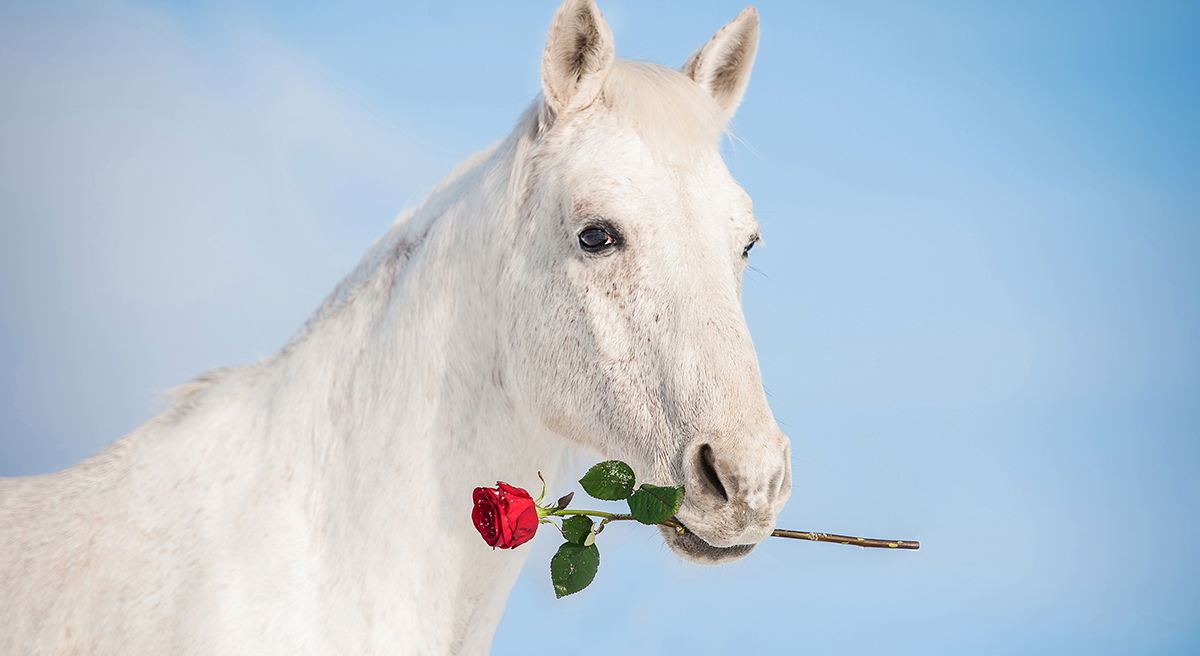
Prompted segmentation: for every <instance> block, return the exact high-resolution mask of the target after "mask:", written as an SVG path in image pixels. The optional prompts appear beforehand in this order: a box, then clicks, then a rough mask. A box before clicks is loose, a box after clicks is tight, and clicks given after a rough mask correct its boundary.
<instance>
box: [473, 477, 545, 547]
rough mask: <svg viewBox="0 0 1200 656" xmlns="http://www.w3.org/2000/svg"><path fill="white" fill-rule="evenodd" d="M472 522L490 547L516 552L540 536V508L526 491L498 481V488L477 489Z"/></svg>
mask: <svg viewBox="0 0 1200 656" xmlns="http://www.w3.org/2000/svg"><path fill="white" fill-rule="evenodd" d="M471 520H472V521H473V522H475V528H476V529H477V530H478V531H479V534H480V535H482V536H483V541H484V542H486V543H488V545H490V546H491V547H493V548H495V547H500V548H501V549H512V548H513V547H515V546H517V545H520V544H524V543H526V542H528V541H529V539H530V538H532V537H533V534H534V533H537V528H538V512H537V505H536V504H535V503H534V502H533V497H531V496H529V493H528V492H526V491H525V490H522V489H521V488H519V487H513V486H511V485H509V484H508V483H501V482H500V481H496V487H494V488H491V487H477V488H475V509H474V510H472V511H471Z"/></svg>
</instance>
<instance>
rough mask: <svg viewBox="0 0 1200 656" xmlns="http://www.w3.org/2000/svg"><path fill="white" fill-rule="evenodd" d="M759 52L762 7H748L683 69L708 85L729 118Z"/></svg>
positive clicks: (740, 97) (738, 101)
mask: <svg viewBox="0 0 1200 656" xmlns="http://www.w3.org/2000/svg"><path fill="white" fill-rule="evenodd" d="M757 52H758V10H757V9H755V8H754V7H746V8H745V9H743V10H742V13H740V14H738V15H737V18H734V19H733V20H731V21H729V23H728V24H727V25H725V27H722V28H721V29H719V30H717V33H716V34H714V35H713V37H712V38H711V39H709V40H708V43H706V44H704V45H703V46H700V49H699V50H697V51H696V52H694V53H692V56H691V57H688V60H687V63H685V64H684V65H683V72H684V74H685V75H687V76H688V77H690V78H692V79H693V80H695V81H696V82H697V83H698V84H699V85H700V86H702V87H704V88H705V89H706V90H707V91H708V92H709V93H710V94H712V97H713V98H714V99H715V100H716V101H717V105H718V106H719V107H720V108H721V111H723V112H724V113H725V119H726V120H729V118H731V117H732V116H733V113H734V111H736V110H737V107H738V105H739V104H740V103H741V102H742V94H744V93H745V92H746V84H747V83H748V82H750V69H751V68H752V67H753V66H754V55H755V53H757Z"/></svg>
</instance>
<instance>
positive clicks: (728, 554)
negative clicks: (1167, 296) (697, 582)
mask: <svg viewBox="0 0 1200 656" xmlns="http://www.w3.org/2000/svg"><path fill="white" fill-rule="evenodd" d="M675 521H679V520H678V519H676V520H675ZM659 530H660V531H661V532H662V536H663V542H666V543H667V546H668V547H670V549H671V551H674V552H675V555H677V556H679V557H680V558H683V559H684V560H688V561H691V562H693V563H697V564H700V565H720V564H722V563H728V562H731V561H734V560H737V559H739V558H742V557H744V556H745V555H746V554H748V553H750V552H751V551H752V550H753V549H754V546H755V545H753V544H735V545H733V546H731V547H714V546H713V545H711V544H709V543H708V542H705V541H704V538H701V537H700V536H698V535H696V534H695V533H693V532H692V531H690V530H687V527H686V526H685V527H684V532H683V533H678V532H676V530H675V529H674V528H671V527H669V526H663V527H660V529H659Z"/></svg>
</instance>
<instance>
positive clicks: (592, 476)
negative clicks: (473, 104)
mask: <svg viewBox="0 0 1200 656" xmlns="http://www.w3.org/2000/svg"><path fill="white" fill-rule="evenodd" d="M579 484H580V485H582V486H583V489H584V491H586V492H587V493H588V494H590V495H592V496H594V497H596V498H597V499H604V500H605V501H620V500H621V499H628V498H629V495H631V494H633V468H631V467H630V466H629V465H627V464H625V463H623V462H621V461H620V460H606V461H604V462H602V463H600V464H598V465H593V466H592V468H591V469H589V470H587V473H586V474H584V475H583V478H581V479H579Z"/></svg>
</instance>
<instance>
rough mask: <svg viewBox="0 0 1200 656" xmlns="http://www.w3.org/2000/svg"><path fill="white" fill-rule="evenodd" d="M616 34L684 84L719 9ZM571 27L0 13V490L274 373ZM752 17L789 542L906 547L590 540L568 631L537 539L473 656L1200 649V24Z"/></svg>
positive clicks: (1193, 16)
mask: <svg viewBox="0 0 1200 656" xmlns="http://www.w3.org/2000/svg"><path fill="white" fill-rule="evenodd" d="M600 4H601V8H602V10H603V11H604V13H605V15H606V16H607V18H608V20H609V21H610V23H611V25H612V27H613V30H614V32H615V34H616V40H617V52H618V54H619V55H621V56H624V57H630V58H636V59H646V60H651V61H657V62H661V63H665V64H669V65H678V64H680V63H682V62H683V61H684V59H685V58H686V57H687V55H688V54H689V53H691V51H692V50H694V49H695V48H696V47H698V46H699V45H701V44H702V43H703V42H704V41H705V40H706V39H707V38H708V37H709V36H710V35H711V33H712V32H713V31H715V30H716V29H717V28H719V27H720V26H721V25H722V24H723V23H724V22H725V21H727V20H729V19H730V18H732V17H733V16H734V15H736V13H737V12H738V11H739V10H740V9H741V7H742V5H741V4H740V3H738V2H725V1H718V0H707V1H697V0H690V1H688V2H683V1H679V2H654V3H650V2H636V1H634V0H603V1H602V2H601V3H600ZM555 6H556V3H555V2H553V1H552V0H540V1H537V2H519V3H512V2H489V3H466V2H439V3H432V2H430V3H421V4H420V5H418V4H417V3H401V2H340V3H329V4H321V5H318V4H315V3H307V2H300V3H297V2H252V3H237V4H233V3H221V2H215V3H200V2H180V3H165V2H162V3H160V2H149V1H142V2H116V1H98V2H3V3H0V90H2V91H0V144H2V145H3V147H2V148H0V221H2V222H3V224H2V225H3V231H2V233H0V234H2V237H0V308H2V309H0V362H3V363H4V366H3V367H0V389H3V394H2V395H0V475H23V474H36V473H43V472H48V471H52V470H55V469H59V468H62V467H65V466H68V465H70V464H72V463H74V462H75V461H77V460H79V459H81V458H83V457H84V456H87V455H89V454H91V453H94V452H95V451H97V450H99V449H100V448H101V447H103V445H105V444H107V443H108V442H110V441H112V440H113V439H115V438H116V437H118V436H120V435H121V434H123V433H125V432H127V431H129V430H130V429H132V428H134V427H136V426H137V425H139V424H140V423H141V422H142V421H144V420H145V419H147V418H148V417H149V416H150V415H151V414H152V413H153V412H155V410H156V409H158V408H161V407H162V406H163V401H162V395H161V393H162V391H163V390H164V389H166V388H169V387H171V386H174V385H177V384H180V383H182V382H184V381H186V380H188V379H190V378H191V377H192V376H194V375H196V374H197V373H199V372H201V371H204V370H207V369H212V368H215V367H218V366H223V365H228V364H236V363H246V362H250V361H253V360H255V359H258V358H261V357H264V356H267V355H269V354H271V353H272V352H273V351H274V350H276V349H277V348H278V347H279V346H281V345H282V344H283V342H284V341H285V340H286V339H287V337H288V336H289V335H290V334H291V333H292V332H293V331H294V330H295V329H296V328H297V327H299V326H300V324H301V323H302V322H303V321H304V319H305V318H306V317H307V316H308V314H309V313H310V312H311V311H312V310H313V309H315V308H316V306H317V305H318V303H319V302H320V301H321V299H322V298H323V297H324V296H325V295H326V294H327V293H328V292H329V291H330V290H332V288H333V287H334V285H335V284H336V283H337V281H338V280H339V279H340V278H341V276H343V275H344V274H346V273H347V272H349V270H350V269H351V268H352V266H353V265H354V264H355V262H356V261H357V259H358V257H359V255H360V254H361V253H362V252H363V251H364V250H365V249H366V247H367V246H368V245H369V244H370V242H371V241H372V240H373V239H374V238H375V237H376V236H377V235H379V234H381V233H382V232H383V231H384V230H385V228H386V227H387V226H388V225H389V223H390V222H391V220H392V218H393V217H394V216H395V215H396V214H397V213H398V212H399V211H400V210H402V209H404V208H406V207H408V206H411V205H413V204H415V203H417V202H419V201H420V200H421V199H422V198H423V197H424V195H425V194H426V193H427V191H428V190H429V189H430V188H431V187H432V186H433V185H434V184H435V183H436V182H437V180H438V179H440V178H441V177H442V176H443V175H445V174H446V173H447V172H448V171H449V170H450V169H451V168H452V167H453V165H454V164H455V163H456V162H458V161H459V160H461V159H462V158H464V157H466V156H467V155H469V154H471V153H472V152H475V151H477V150H480V149H482V148H484V147H485V146H487V145H488V144H490V143H491V142H492V141H494V140H495V139H497V138H499V137H500V136H502V135H504V134H505V133H507V132H508V131H509V129H510V128H511V127H512V125H513V124H514V122H515V121H516V118H517V116H518V115H519V114H520V112H521V111H522V109H523V108H524V107H525V106H526V105H527V104H528V103H529V101H530V100H531V99H532V98H533V97H534V95H535V94H536V93H537V92H538V88H539V81H538V65H539V58H540V53H541V47H542V43H543V40H544V36H545V30H546V27H547V26H548V24H549V20H550V17H551V15H552V14H553V11H554V8H555ZM759 9H760V11H761V14H762V21H763V37H762V45H761V48H760V51H759V57H758V64H757V66H756V68H755V72H754V76H753V78H752V81H751V84H750V88H749V91H748V93H747V96H746V99H745V102H744V104H743V105H742V108H741V110H740V111H739V113H738V115H737V118H736V120H735V122H734V125H733V129H734V132H735V134H736V136H737V139H736V140H734V141H732V142H731V143H730V144H729V145H728V147H727V154H728V161H729V163H730V167H731V169H732V170H733V172H734V174H735V176H736V177H737V178H738V179H739V180H740V181H741V182H742V184H743V185H744V186H745V187H746V189H747V190H748V191H749V192H750V193H751V194H752V195H753V196H754V198H755V204H756V208H757V212H758V216H759V220H760V222H761V223H762V225H763V229H764V237H765V241H766V243H765V244H764V245H763V247H761V248H756V249H755V251H754V254H753V265H754V267H755V270H754V271H753V272H752V273H750V274H748V276H747V278H746V287H745V306H746V314H747V318H748V320H749V323H750V327H751V330H752V332H753V334H754V337H755V342H756V345H757V348H758V352H759V357H760V359H761V363H762V370H763V378H764V383H765V385H766V388H767V390H768V392H769V394H770V399H771V403H772V406H773V408H774V411H775V413H776V415H777V417H778V419H779V421H780V423H781V425H782V426H783V427H784V430H785V431H787V432H788V433H789V434H790V435H791V436H792V440H793V448H794V461H793V470H794V477H795V487H794V491H793V495H792V500H791V502H790V503H789V505H788V507H787V508H786V509H785V510H784V511H783V514H782V516H781V518H780V524H781V525H782V526H785V527H790V528H797V529H804V530H822V531H830V532H846V533H854V534H859V535H871V536H880V537H896V538H915V539H920V540H921V541H922V543H923V547H922V549H921V551H919V552H916V553H908V552H906V553H897V552H890V551H883V552H878V551H866V550H857V549H848V548H845V547H840V546H835V545H821V544H810V543H803V542H792V541H783V540H773V541H769V542H768V543H764V544H763V545H761V546H760V547H759V548H758V549H757V550H756V551H755V552H754V553H753V554H751V555H750V556H749V557H748V558H746V559H744V560H742V561H739V562H737V563H734V564H731V565H727V566H724V567H720V568H702V567H698V566H694V565H690V564H687V563H683V562H681V561H679V560H678V559H676V558H675V557H674V556H672V555H671V554H670V553H669V552H668V551H667V550H666V549H665V547H663V546H662V544H661V542H660V541H659V539H658V538H657V537H655V536H654V535H652V533H654V532H652V531H641V530H635V529H629V530H625V529H624V528H621V530H617V529H612V530H610V531H608V532H606V533H605V541H606V545H605V548H604V551H603V559H604V560H603V563H602V565H601V570H600V573H599V575H598V577H597V580H596V582H595V583H594V584H593V585H592V586H591V587H590V588H588V589H587V590H586V591H585V592H584V593H581V594H579V595H576V596H574V597H571V598H568V599H565V600H555V599H554V596H553V593H552V591H551V587H550V583H549V577H548V573H547V572H546V571H545V569H546V568H545V563H546V562H547V561H548V559H549V556H550V554H551V553H552V551H553V549H554V548H555V547H556V543H555V542H554V541H553V540H535V541H534V542H533V543H532V546H531V548H532V551H533V553H532V554H531V555H530V558H529V561H528V566H527V567H526V569H525V570H524V572H523V574H522V576H521V579H520V582H519V583H518V585H517V587H516V588H515V590H514V591H513V595H512V598H511V602H510V604H509V607H508V610H507V614H506V615H505V618H504V621H503V623H502V624H501V626H500V629H499V631H498V633H497V636H496V641H495V646H494V647H495V653H497V654H525V653H530V652H531V651H532V652H538V651H545V652H547V653H551V652H555V653H557V652H560V651H561V650H562V649H569V651H570V652H571V653H573V654H601V653H652V652H666V651H668V650H684V651H685V653H686V651H691V652H692V653H731V652H735V651H736V652H741V653H747V654H749V653H762V652H766V651H768V650H781V651H788V652H793V651H804V652H810V653H822V652H824V651H826V650H838V651H839V652H840V651H843V650H845V651H848V652H849V653H855V652H860V653H872V652H875V653H882V652H886V653H888V654H893V655H896V654H917V653H921V654H928V653H945V654H1016V653H1020V654H1064V653H1089V654H1131V653H1137V654H1194V653H1198V652H1200V564H1198V558H1197V553H1198V548H1197V544H1198V543H1200V521H1198V519H1200V457H1198V456H1200V409H1198V405H1200V257H1198V255H1197V251H1198V248H1200V202H1198V201H1200V120H1198V111H1200V37H1198V36H1197V35H1200V5H1198V4H1197V3H1194V2H1191V3H1187V2H1179V3H1175V2H1166V1H1162V2H1036V3H1035V2H1024V1H1018V2H992V3H967V2H905V3H896V2H857V1H852V2H839V3H822V4H818V3H811V2H773V1H770V0H764V1H763V2H760V3H759ZM581 464H586V463H581ZM564 491H565V490H564ZM618 528H620V527H618ZM614 650H618V651H614Z"/></svg>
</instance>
